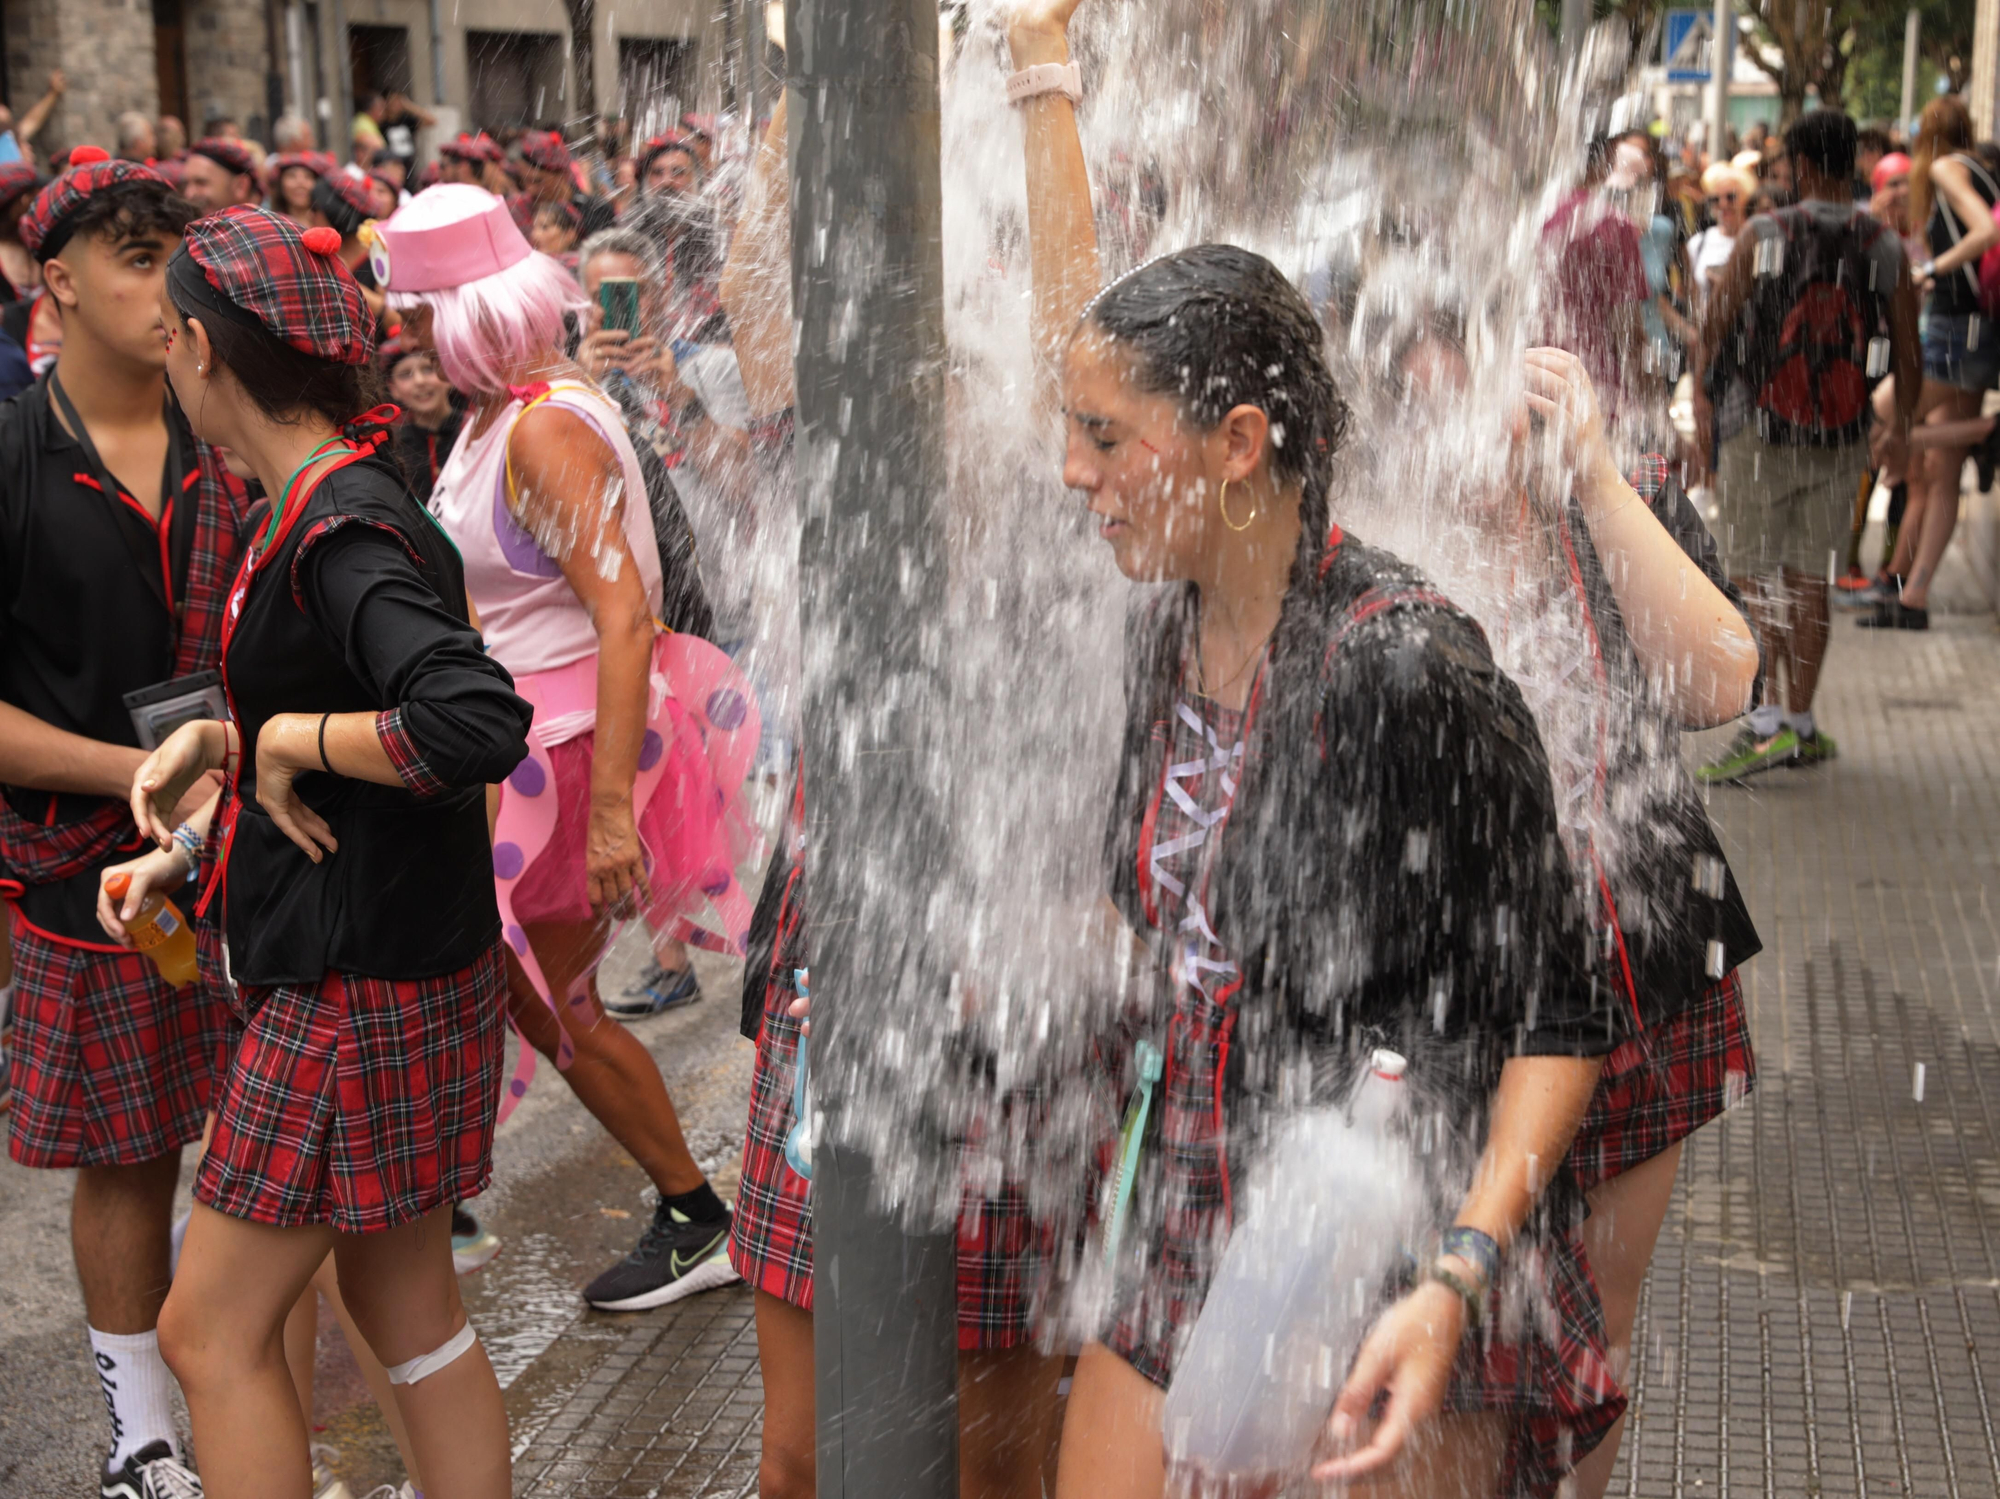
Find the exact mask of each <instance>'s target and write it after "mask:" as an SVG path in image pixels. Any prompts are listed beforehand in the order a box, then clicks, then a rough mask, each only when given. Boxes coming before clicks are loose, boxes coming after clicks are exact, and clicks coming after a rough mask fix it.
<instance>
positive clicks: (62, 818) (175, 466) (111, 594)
mask: <svg viewBox="0 0 2000 1499" xmlns="http://www.w3.org/2000/svg"><path fill="white" fill-rule="evenodd" d="M51 408H52V400H51V395H50V390H49V380H48V379H47V378H44V379H41V380H38V381H36V382H35V384H33V385H32V386H30V387H29V388H28V389H27V390H25V391H23V392H22V393H21V394H20V395H18V396H16V397H15V398H14V399H13V400H11V401H8V402H7V403H5V404H4V405H0V594H4V599H5V602H4V605H0V609H4V612H0V701H5V702H7V703H10V704H12V705H13V706H14V707H17V708H20V709H22V710H23V711H25V712H28V713H32V714H33V715H34V716H35V717H37V718H39V719H41V720H42V721H43V722H44V723H49V724H53V725H55V726H56V727H57V728H59V729H67V730H69V731H70V732H71V733H74V734H81V735H83V736H85V737H86V738H90V739H96V740H100V741H103V742H105V743H108V744H124V745H131V746H133V747H135V748H136V747H137V746H138V738H137V735H136V734H135V732H134V730H133V727H132V718H131V715H130V713H129V712H128V711H127V710H126V708H125V704H124V696H125V694H126V693H128V692H134V691H137V690H138V689H140V688H142V687H150V686H153V685H155V684H156V683H159V682H163V681H166V680H168V679H169V678H170V677H172V676H173V674H174V672H173V666H174V654H175V645H176V641H177V626H178V611H179V609H180V607H181V605H182V602H183V599H184V595H185V592H186V586H187V578H188V564H189V559H190V556H191V554H192V551H193V545H194V535H195V523H196V519H197V511H198V508H199V501H198V494H199V488H200V479H201V470H200V460H199V456H198V451H199V450H198V448H197V446H196V442H195V438H194V434H193V433H192V432H190V431H189V430H188V426H187V422H186V420H185V418H183V417H182V416H181V415H180V413H179V412H178V410H175V411H173V412H172V414H171V416H170V417H169V427H168V431H169V438H170V440H169V442H168V446H167V459H166V474H165V480H166V482H165V486H164V488H163V491H162V493H163V494H164V496H165V497H166V498H165V501H164V503H163V506H162V509H161V514H160V518H159V520H158V521H155V520H154V519H153V518H152V516H150V515H149V514H147V512H146V507H145V506H144V505H142V504H140V502H139V501H138V500H137V499H135V498H134V497H133V496H132V495H131V494H129V493H128V492H126V491H125V490H124V489H123V488H122V487H120V486H119V485H118V483H117V481H116V480H115V479H114V478H112V476H111V475H110V473H109V471H108V470H107V469H106V468H105V467H104V465H103V464H102V463H101V462H99V461H94V450H92V449H90V448H88V447H86V446H85V444H84V443H82V442H79V441H78V440H77V439H76V438H75V437H73V436H71V435H70V434H69V432H67V431H65V430H64V428H63V425H62V423H61V422H60V421H58V420H57V419H56V414H55V412H54V410H52V409H51ZM0 795H4V796H5V798H6V800H7V802H8V804H9V805H10V806H11V807H12V808H13V809H14V811H16V812H17V813H19V814H20V815H21V816H22V817H24V818H27V819H28V820H30V821H31V822H34V823H37V824H41V825H44V826H49V827H55V826H59V825H60V824H62V823H66V822H70V821H73V820H76V819H78V818H82V817H87V816H89V815H91V814H92V813H93V812H95V811H97V810H99V809H100V808H101V807H102V806H103V804H104V802H105V801H106V800H108V798H103V797H95V796H82V795H75V794H72V793H68V792H64V793H60V794H58V793H54V792H47V791H37V790H33V789H30V788H26V787H17V786H0ZM121 857H130V854H129V853H128V854H125V855H122V856H121ZM19 904H20V908H21V913H22V914H23V915H24V916H25V917H26V918H27V919H28V920H29V921H31V922H33V923H34V924H35V925H36V926H38V927H41V928H42V929H43V930H44V931H47V932H49V933H51V934H52V935H55V936H58V937H68V938H72V939H75V940H82V941H90V942H102V941H104V940H105V938H104V933H103V931H102V930H101V929H100V928H99V927H98V925H97V918H96V914H95V912H96V904H97V872H96V870H91V871H87V872H86V873H84V874H80V875H77V876H75V877H73V878H71V879H68V880H63V881H59V882H57V883H55V884H51V885H37V886H31V887H30V888H28V889H27V890H26V891H24V892H23V893H22V895H21V896H20V897H19Z"/></svg>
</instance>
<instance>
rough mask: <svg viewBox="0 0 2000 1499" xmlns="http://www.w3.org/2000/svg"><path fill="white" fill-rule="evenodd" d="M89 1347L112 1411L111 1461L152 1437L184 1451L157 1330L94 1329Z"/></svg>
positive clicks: (121, 1458)
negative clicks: (107, 1330)
mask: <svg viewBox="0 0 2000 1499" xmlns="http://www.w3.org/2000/svg"><path fill="white" fill-rule="evenodd" d="M90 1352H91V1356H92V1357H93V1358H94V1359H95V1360H96V1363H97V1382H98V1384H99V1385H101V1386H102V1387H103V1389H104V1405H105V1408H106V1409H107V1410H109V1411H110V1412H111V1440H112V1444H113V1445H112V1448H111V1466H112V1467H113V1468H116V1467H117V1466H118V1465H119V1464H121V1463H123V1462H124V1461H125V1459H126V1458H128V1457H130V1456H131V1455H132V1454H133V1453H135V1452H137V1451H138V1450H139V1449H140V1448H142V1447H144V1446H146V1445H147V1444H148V1443H151V1442H165V1443H167V1444H168V1445H169V1446H171V1447H172V1448H173V1449H174V1451H175V1452H179V1451H180V1439H179V1438H178V1437H177V1436H175V1435H174V1407H173V1402H172V1401H171V1400H170V1399H169V1398H168V1392H169V1391H170V1390H171V1389H172V1388H173V1384H174V1376H173V1375H172V1374H171V1373H169V1372H168V1370H167V1363H166V1360H165V1359H163V1358H161V1357H160V1335H159V1334H158V1333H157V1332H138V1333H130V1334H125V1333H113V1332H99V1331H98V1330H97V1329H96V1328H94V1327H93V1328H91V1329H90Z"/></svg>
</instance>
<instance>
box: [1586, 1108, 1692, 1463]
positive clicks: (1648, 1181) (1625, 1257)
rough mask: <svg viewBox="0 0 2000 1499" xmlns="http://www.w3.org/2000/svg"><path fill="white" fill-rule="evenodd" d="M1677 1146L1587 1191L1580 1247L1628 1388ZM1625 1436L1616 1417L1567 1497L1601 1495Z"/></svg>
mask: <svg viewBox="0 0 2000 1499" xmlns="http://www.w3.org/2000/svg"><path fill="white" fill-rule="evenodd" d="M1680 1164H1681V1147H1680V1146H1679V1145H1678V1144H1676V1145H1672V1146H1669V1147H1668V1148H1667V1149H1665V1150H1663V1151H1661V1152H1660V1153H1659V1154H1658V1155H1656V1156H1654V1157H1653V1158H1652V1159H1651V1160H1650V1161H1647V1162H1645V1163H1644V1164H1642V1165H1639V1166H1635V1167H1633V1168H1632V1169H1631V1170H1630V1171H1627V1172H1624V1173H1623V1174H1621V1175H1619V1176H1614V1177H1612V1178H1611V1180H1610V1181H1608V1182H1606V1183H1605V1184H1604V1185H1603V1186H1601V1187H1599V1188H1598V1189H1597V1190H1596V1191H1595V1192H1592V1193H1591V1194H1590V1221H1589V1222H1588V1223H1586V1224H1585V1225H1584V1229H1583V1244H1584V1253H1585V1255H1586V1257H1587V1258H1588V1259H1589V1261H1590V1270H1591V1274H1592V1275H1593V1276H1594V1277H1595V1278H1596V1280H1597V1294H1598V1297H1599V1298H1600V1299H1601V1300H1602V1301H1603V1303H1604V1333H1605V1342H1606V1343H1607V1344H1608V1345H1609V1347H1608V1351H1609V1353H1610V1356H1611V1372H1612V1373H1613V1374H1614V1375H1615V1376H1617V1379H1618V1382H1619V1384H1621V1385H1625V1386H1626V1387H1627V1388H1629V1387H1630V1386H1629V1381H1628V1379H1627V1373H1628V1371H1629V1370H1630V1368H1631V1362H1632V1325H1633V1323H1634V1322H1635V1321H1637V1320H1638V1316H1639V1290H1640V1288H1641V1287H1642V1286H1643V1285H1644V1284H1645V1282H1646V1268H1647V1266H1649V1265H1651V1264H1652V1263H1653V1246H1654V1245H1655V1244H1657V1243H1658V1242H1659V1238H1660V1225H1661V1224H1662V1223H1664V1222H1666V1218H1667V1208H1668V1206H1669V1205H1670V1204H1671V1203H1672V1202H1673V1198H1674V1173H1675V1172H1676V1171H1677V1170H1679V1169H1680ZM1624 1439H1625V1419H1624V1417H1622V1416H1621V1417H1620V1418H1619V1421H1618V1424H1617V1425H1616V1426H1614V1427H1612V1428H1611V1431H1610V1434H1609V1435H1608V1436H1606V1437H1605V1439H1604V1440H1603V1441H1602V1442H1599V1443H1598V1444H1597V1446H1596V1447H1595V1448H1593V1449H1592V1450H1591V1451H1590V1453H1589V1454H1587V1455H1586V1456H1585V1457H1584V1459H1583V1461H1582V1462H1580V1463H1578V1464H1577V1465H1576V1474H1575V1476H1574V1478H1572V1479H1571V1483H1572V1484H1573V1485H1574V1493H1573V1494H1572V1496H1571V1499H1604V1491H1605V1489H1606V1488H1607V1487H1608V1486H1609V1485H1610V1483H1611V1470H1612V1469H1613V1468H1615V1467H1616V1466H1617V1465H1618V1444H1619V1443H1620V1442H1621V1441H1623V1440H1624Z"/></svg>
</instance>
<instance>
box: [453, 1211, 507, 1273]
mask: <svg viewBox="0 0 2000 1499" xmlns="http://www.w3.org/2000/svg"><path fill="white" fill-rule="evenodd" d="M499 1252H500V1236H499V1235H498V1234H496V1233H494V1232H493V1230H492V1229H490V1228H488V1227H486V1226H485V1225H484V1224H483V1223H481V1222H480V1221H479V1220H478V1219H477V1218H475V1217H473V1216H472V1211H471V1209H469V1208H467V1207H466V1205H465V1204H464V1203H462V1202H461V1203H457V1204H455V1205H454V1206H453V1207H452V1210H451V1268H452V1269H454V1270H456V1271H457V1272H458V1273H459V1274H460V1275H470V1274H471V1273H472V1272H473V1271H475V1270H482V1269H484V1268H485V1267H486V1266H487V1265H489V1264H491V1263H492V1262H493V1256H494V1255H496V1254H498V1253H499Z"/></svg>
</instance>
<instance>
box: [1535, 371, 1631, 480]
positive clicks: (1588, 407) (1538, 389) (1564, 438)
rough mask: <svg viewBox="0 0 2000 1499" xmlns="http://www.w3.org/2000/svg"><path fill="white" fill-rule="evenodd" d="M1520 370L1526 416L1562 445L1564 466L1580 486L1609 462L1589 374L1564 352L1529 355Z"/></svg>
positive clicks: (1601, 416)
mask: <svg viewBox="0 0 2000 1499" xmlns="http://www.w3.org/2000/svg"><path fill="white" fill-rule="evenodd" d="M1521 365H1522V377H1523V395H1524V396H1525V397H1526V399H1527V405H1528V411H1529V413H1530V414H1531V415H1533V416H1538V417H1540V418H1541V419H1542V420H1543V421H1544V422H1545V423H1547V424H1548V427H1549V430H1550V431H1551V432H1553V433H1554V434H1555V436H1556V440H1557V441H1558V442H1559V443H1561V445H1562V457H1563V461H1564V462H1565V463H1567V464H1568V465H1569V468H1570V472H1572V473H1573V474H1575V475H1576V476H1577V483H1578V485H1579V486H1581V485H1582V484H1583V483H1584V482H1585V481H1586V480H1588V479H1590V478H1592V477H1594V476H1595V475H1596V473H1597V471H1598V470H1599V468H1600V467H1601V466H1603V465H1605V464H1608V463H1610V461H1611V447H1610V444H1609V443H1607V442H1606V441H1605V438H1604V416H1603V414H1602V413H1601V412H1600V411H1599V410H1598V407H1597V388H1596V387H1595V386H1594V385H1592V384H1591V383H1590V373H1589V371H1587V370H1585V369H1584V367H1583V361H1582V360H1581V359H1578V358H1577V357H1576V355H1574V354H1572V353H1570V352H1569V351H1568V350H1567V349H1530V350H1528V352H1527V353H1526V354H1525V355H1524V356H1523V357H1522V361H1521Z"/></svg>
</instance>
